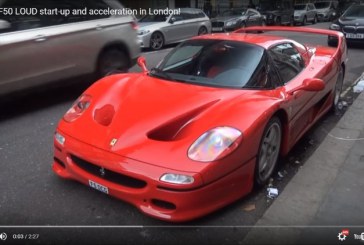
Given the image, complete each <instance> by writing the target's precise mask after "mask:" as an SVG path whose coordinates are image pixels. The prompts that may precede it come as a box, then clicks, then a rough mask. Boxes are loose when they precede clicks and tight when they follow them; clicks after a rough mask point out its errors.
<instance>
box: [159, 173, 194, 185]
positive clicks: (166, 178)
mask: <svg viewBox="0 0 364 245" xmlns="http://www.w3.org/2000/svg"><path fill="white" fill-rule="evenodd" d="M160 180H161V181H163V182H167V183H171V184H181V185H188V184H192V183H193V182H194V181H195V180H194V179H193V177H192V176H189V175H183V174H163V175H162V177H161V178H160Z"/></svg>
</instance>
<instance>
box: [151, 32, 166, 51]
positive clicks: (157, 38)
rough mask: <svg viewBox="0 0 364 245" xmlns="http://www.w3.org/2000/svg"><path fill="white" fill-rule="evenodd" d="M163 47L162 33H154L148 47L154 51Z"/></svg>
mask: <svg viewBox="0 0 364 245" xmlns="http://www.w3.org/2000/svg"><path fill="white" fill-rule="evenodd" d="M163 45H164V37H163V35H162V33H160V32H155V33H153V34H152V36H151V38H150V47H151V48H152V49H154V50H157V49H161V48H162V47H163Z"/></svg>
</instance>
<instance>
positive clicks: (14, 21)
mask: <svg viewBox="0 0 364 245" xmlns="http://www.w3.org/2000/svg"><path fill="white" fill-rule="evenodd" d="M0 4H1V6H0V7H1V8H2V10H3V11H2V14H0V54H1V55H0V64H1V66H0V95H2V94H7V93H11V92H15V91H19V90H22V89H27V88H31V87H35V86H38V85H43V84H46V83H50V82H55V81H57V80H62V79H66V78H70V77H74V76H79V75H84V74H91V73H95V74H97V76H99V77H100V76H104V75H106V74H108V73H110V72H113V71H115V70H118V71H127V69H128V68H129V67H131V66H133V65H134V64H135V63H136V59H137V57H138V56H139V54H140V47H139V44H138V42H137V31H136V27H137V24H136V22H135V21H134V19H133V17H132V16H127V15H109V14H102V15H89V14H85V15H83V14H80V15H73V14H70V15H68V16H65V14H43V15H40V14H39V13H40V11H42V10H44V9H48V10H52V9H56V8H57V9H68V10H70V11H72V10H75V9H76V10H77V9H85V8H87V9H88V10H96V11H100V10H102V9H104V10H108V9H115V10H117V9H119V10H122V8H123V6H122V5H120V3H118V2H117V1H113V0H111V1H110V0H107V1H106V0H105V1H104V0H95V1H82V2H79V1H72V0H61V1H36V2H34V1H19V0H18V1H15V0H5V1H0ZM1 8H0V9H1ZM15 8H18V10H19V9H20V8H25V9H26V8H28V9H32V8H34V9H36V10H37V12H38V14H35V15H30V14H6V13H5V12H4V9H6V10H7V11H15Z"/></svg>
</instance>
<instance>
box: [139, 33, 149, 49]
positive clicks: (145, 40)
mask: <svg viewBox="0 0 364 245" xmlns="http://www.w3.org/2000/svg"><path fill="white" fill-rule="evenodd" d="M151 36H152V33H147V34H145V35H138V43H139V45H140V47H141V48H149V47H150V37H151Z"/></svg>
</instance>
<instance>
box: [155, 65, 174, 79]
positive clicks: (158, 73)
mask: <svg viewBox="0 0 364 245" xmlns="http://www.w3.org/2000/svg"><path fill="white" fill-rule="evenodd" d="M149 74H150V75H152V76H154V77H159V78H164V79H167V80H172V81H175V79H174V78H172V77H171V76H170V75H168V73H167V72H165V71H163V70H161V69H159V68H152V70H151V71H150V73H149Z"/></svg>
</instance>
